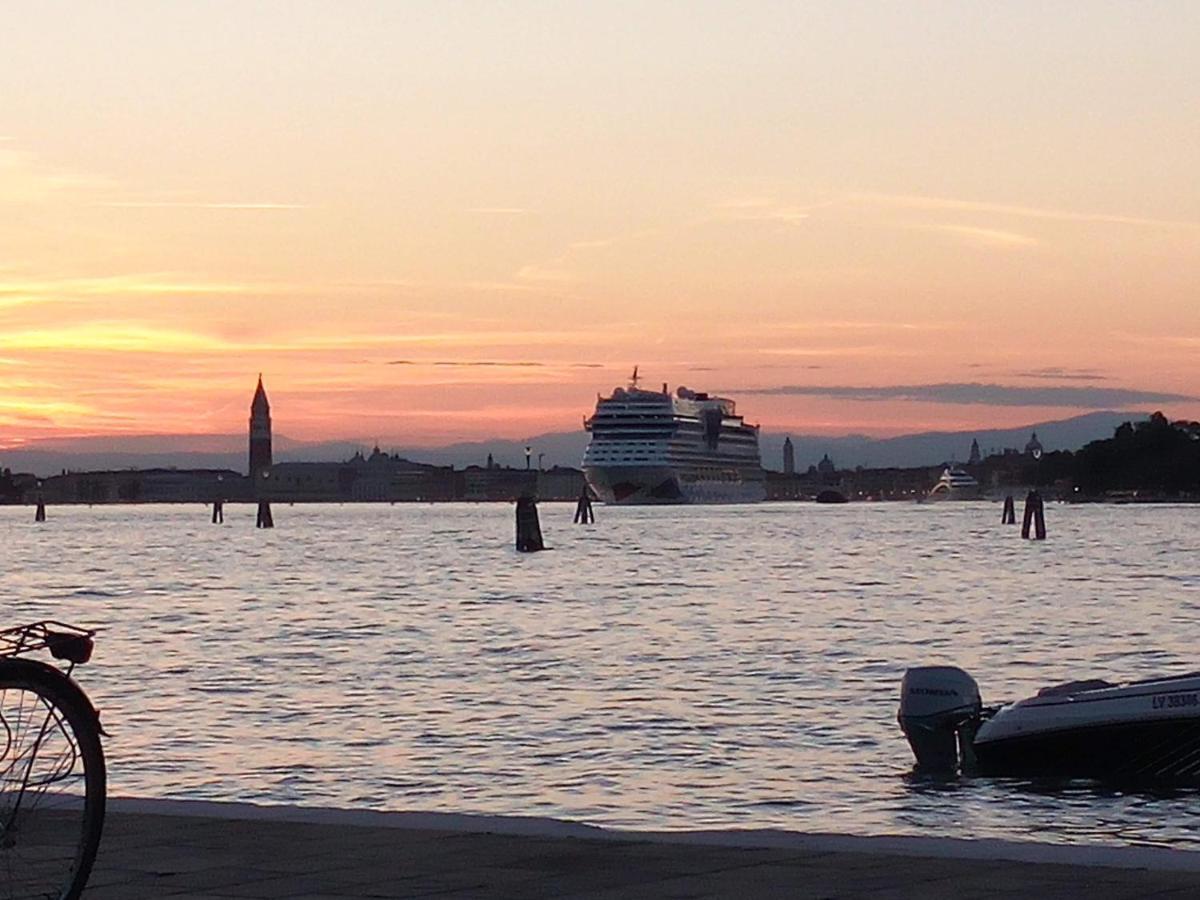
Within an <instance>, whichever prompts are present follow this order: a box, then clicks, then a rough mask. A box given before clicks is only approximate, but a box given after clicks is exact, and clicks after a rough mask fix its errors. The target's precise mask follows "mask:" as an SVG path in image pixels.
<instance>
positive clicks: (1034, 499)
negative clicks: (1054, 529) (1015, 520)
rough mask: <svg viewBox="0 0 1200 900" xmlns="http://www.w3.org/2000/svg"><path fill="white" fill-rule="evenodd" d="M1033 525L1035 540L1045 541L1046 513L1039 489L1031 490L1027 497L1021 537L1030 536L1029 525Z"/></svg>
mask: <svg viewBox="0 0 1200 900" xmlns="http://www.w3.org/2000/svg"><path fill="white" fill-rule="evenodd" d="M1030 525H1032V526H1033V537H1034V540H1038V541H1044V540H1045V539H1046V513H1045V508H1044V505H1043V503H1042V495H1041V494H1039V493H1038V492H1037V491H1030V492H1029V494H1028V495H1027V496H1026V497H1025V515H1024V518H1023V521H1022V522H1021V537H1023V538H1028V537H1029V530H1030V528H1029V526H1030Z"/></svg>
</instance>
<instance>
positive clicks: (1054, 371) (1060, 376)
mask: <svg viewBox="0 0 1200 900" xmlns="http://www.w3.org/2000/svg"><path fill="white" fill-rule="evenodd" d="M1012 374H1013V375H1014V376H1015V377H1017V378H1036V379H1040V380H1044V381H1108V377H1107V376H1105V375H1101V374H1100V373H1099V372H1097V371H1096V370H1095V369H1066V368H1063V367H1062V366H1046V367H1044V368H1041V369H1028V370H1026V371H1024V372H1013V373H1012Z"/></svg>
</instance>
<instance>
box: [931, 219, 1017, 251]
mask: <svg viewBox="0 0 1200 900" xmlns="http://www.w3.org/2000/svg"><path fill="white" fill-rule="evenodd" d="M911 227H913V228H917V229H920V230H924V231H940V232H944V233H945V234H949V235H952V236H954V237H957V238H961V239H962V240H964V241H965V242H966V243H968V244H976V245H978V246H983V247H1031V246H1033V245H1034V244H1036V243H1038V239H1037V238H1035V237H1031V236H1030V235H1028V234H1018V233H1017V232H1015V231H1002V230H1001V229H999V228H980V227H978V226H975V225H946V224H938V225H913V226H911Z"/></svg>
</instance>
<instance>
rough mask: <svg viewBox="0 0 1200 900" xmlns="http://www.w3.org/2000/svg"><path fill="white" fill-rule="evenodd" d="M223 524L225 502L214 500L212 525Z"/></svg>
mask: <svg viewBox="0 0 1200 900" xmlns="http://www.w3.org/2000/svg"><path fill="white" fill-rule="evenodd" d="M224 522H225V501H224V500H214V501H213V516H212V523H213V524H214V525H222V524H224Z"/></svg>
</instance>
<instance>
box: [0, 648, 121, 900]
mask: <svg viewBox="0 0 1200 900" xmlns="http://www.w3.org/2000/svg"><path fill="white" fill-rule="evenodd" d="M39 718H41V719H42V722H44V723H45V724H42V722H39ZM35 729H39V733H38V735H37V736H35V735H34V730H35ZM39 767H40V768H39ZM64 767H65V768H64ZM43 770H44V771H43ZM80 770H81V771H80ZM105 796H106V775H105V766H104V750H103V748H102V747H101V745H100V721H99V718H98V717H97V715H96V711H95V710H94V708H93V707H92V704H91V702H90V701H89V700H88V699H87V696H86V695H85V694H84V693H83V691H82V690H81V689H80V688H79V686H78V685H76V684H75V682H74V681H72V680H71V679H70V678H69V677H68V676H67V675H65V674H64V673H63V672H62V671H60V670H59V669H56V668H55V667H53V666H49V665H46V664H44V663H40V662H37V661H35V660H23V659H21V660H17V659H9V660H3V661H0V898H3V900H26V898H30V900H32V898H38V900H47V898H52V900H79V897H80V895H81V894H82V893H83V889H84V887H85V886H86V885H87V881H88V877H89V876H90V875H91V871H92V865H93V864H94V863H95V861H96V852H97V850H99V848H100V836H101V833H102V831H103V828H104V806H105Z"/></svg>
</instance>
